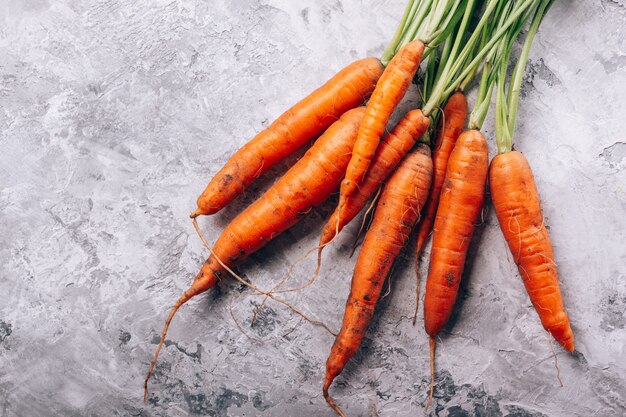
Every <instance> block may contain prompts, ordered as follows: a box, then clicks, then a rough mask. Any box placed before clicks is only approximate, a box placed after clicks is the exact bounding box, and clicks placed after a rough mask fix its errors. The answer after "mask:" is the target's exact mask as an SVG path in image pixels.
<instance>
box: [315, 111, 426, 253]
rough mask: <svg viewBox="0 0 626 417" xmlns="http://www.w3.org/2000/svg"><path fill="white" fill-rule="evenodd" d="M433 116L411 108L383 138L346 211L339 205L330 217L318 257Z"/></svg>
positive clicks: (363, 203)
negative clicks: (340, 208) (430, 116)
mask: <svg viewBox="0 0 626 417" xmlns="http://www.w3.org/2000/svg"><path fill="white" fill-rule="evenodd" d="M429 124H430V119H429V118H428V117H425V116H424V115H423V114H422V111H421V110H411V111H409V112H408V113H407V114H405V115H404V117H403V118H402V119H401V120H400V121H399V122H398V124H397V125H396V127H395V128H394V129H393V130H392V131H391V133H389V134H388V135H387V136H385V138H384V139H383V140H382V141H381V143H380V146H379V147H378V149H376V153H375V154H374V157H373V158H372V164H371V168H370V169H369V170H368V171H367V174H366V175H365V178H363V182H362V183H361V184H360V185H359V188H357V190H356V191H355V192H354V194H352V195H351V196H350V197H349V198H348V199H347V200H346V201H345V204H344V207H343V210H339V209H338V208H337V209H336V210H335V211H334V212H333V214H332V215H331V216H330V218H329V219H328V221H327V222H326V225H325V226H324V229H323V231H322V236H321V238H320V242H319V246H318V251H319V252H318V258H319V255H321V251H322V249H323V248H324V246H326V245H327V244H328V243H329V242H330V241H331V240H332V239H333V238H334V237H335V234H336V233H338V232H340V231H341V230H342V229H343V227H344V226H345V225H346V224H348V223H350V221H351V220H352V219H353V218H354V217H355V216H356V215H357V214H358V213H359V212H360V211H361V210H362V209H363V207H365V204H366V203H367V200H369V198H370V197H371V196H372V194H374V192H376V190H377V189H378V187H380V185H381V184H382V183H383V182H384V181H385V180H386V179H387V177H388V176H389V174H391V173H392V172H393V170H394V169H395V168H396V166H397V165H398V163H399V162H400V161H401V160H402V158H403V157H404V156H405V155H406V153H407V152H408V151H409V150H410V149H411V148H412V147H413V145H415V142H416V141H417V140H418V139H419V138H420V137H421V136H422V135H423V134H424V132H425V131H426V129H428V126H429Z"/></svg>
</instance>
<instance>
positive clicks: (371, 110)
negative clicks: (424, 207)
mask: <svg viewBox="0 0 626 417" xmlns="http://www.w3.org/2000/svg"><path fill="white" fill-rule="evenodd" d="M423 53H424V44H423V43H422V42H421V41H419V40H416V41H412V42H409V43H407V44H406V45H405V46H403V47H402V49H400V51H398V53H397V54H396V55H395V56H394V57H393V58H392V59H391V61H390V62H389V65H387V68H385V72H383V75H382V76H381V77H380V79H379V80H378V83H377V84H376V89H375V90H374V92H373V93H372V97H371V98H370V100H369V102H368V103H367V113H366V115H365V118H364V119H363V123H361V127H360V128H359V137H358V138H357V141H356V144H355V145H354V150H353V152H352V158H351V159H350V164H349V165H348V170H347V171H346V177H345V178H344V180H343V181H342V183H341V190H340V194H339V205H338V207H340V208H342V207H343V205H344V204H345V201H346V200H347V199H348V197H350V195H352V193H353V192H354V191H355V190H356V189H357V187H358V186H360V182H361V180H362V179H363V177H364V176H365V173H366V172H367V170H368V169H369V166H370V162H371V161H372V157H373V156H374V154H375V152H376V148H377V147H378V144H379V142H380V138H381V137H382V136H383V133H384V131H385V127H386V126H387V122H388V121H389V117H390V116H391V114H392V113H393V111H394V109H395V108H396V106H397V105H398V103H399V102H400V100H402V98H403V97H404V94H405V93H406V91H407V90H408V88H409V86H410V85H411V81H412V80H413V77H414V76H415V72H416V71H417V68H418V67H419V65H420V62H421V60H422V54H423Z"/></svg>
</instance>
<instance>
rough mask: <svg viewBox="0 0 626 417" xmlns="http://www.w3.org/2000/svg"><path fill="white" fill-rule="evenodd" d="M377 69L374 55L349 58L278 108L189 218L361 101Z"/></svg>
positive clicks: (209, 209) (222, 202) (216, 205)
mask: <svg viewBox="0 0 626 417" xmlns="http://www.w3.org/2000/svg"><path fill="white" fill-rule="evenodd" d="M382 72H383V67H382V64H381V63H380V61H379V60H378V59H376V58H365V59H361V60H358V61H356V62H353V63H352V64H350V65H348V66H347V67H345V68H344V69H342V70H341V71H339V73H337V74H336V75H335V76H334V77H333V78H331V79H330V80H329V81H328V82H327V83H326V84H324V85H323V86H321V87H320V88H319V89H317V90H316V91H314V92H313V93H311V94H310V95H309V96H307V97H306V98H304V99H303V100H301V101H299V102H298V103H297V104H295V105H294V106H293V107H292V108H290V109H289V110H287V111H286V112H285V113H283V114H282V115H281V116H280V117H279V118H278V119H276V121H275V122H274V123H272V124H271V125H270V126H269V127H268V128H267V129H265V130H263V131H261V132H260V133H259V134H258V135H256V136H255V137H254V138H253V139H252V140H251V141H250V142H248V143H247V144H245V145H244V146H243V147H242V148H241V149H239V150H238V151H237V152H236V153H235V154H234V155H233V156H232V157H231V158H230V159H229V160H228V162H226V165H224V167H223V168H222V169H221V170H220V171H219V172H218V173H217V174H216V175H215V177H213V179H212V180H211V182H210V183H209V185H207V187H206V189H205V190H204V192H203V193H202V195H201V196H200V197H199V198H198V208H197V210H196V211H194V212H193V213H192V214H191V217H196V216H200V215H204V214H213V213H216V212H217V211H219V210H221V209H222V208H223V207H224V206H226V205H227V204H228V203H229V202H231V201H232V200H233V199H234V198H235V197H237V196H238V195H239V194H241V192H242V191H243V190H245V189H246V188H247V187H248V186H249V185H250V184H251V183H252V182H253V181H254V180H255V179H256V178H258V177H259V176H261V175H262V174H263V173H265V172H266V171H267V170H269V169H270V168H272V167H273V166H275V165H276V164H277V163H278V162H280V161H281V160H283V159H284V158H286V157H287V156H289V155H291V154H292V153H294V152H295V151H297V150H298V149H300V148H301V147H302V146H304V145H306V144H307V143H308V142H310V141H311V140H312V139H314V138H315V137H316V136H317V135H319V134H320V133H321V132H323V131H324V129H326V128H327V127H328V126H330V125H331V124H332V123H333V122H335V121H336V120H337V119H339V117H340V116H341V115H342V114H343V113H345V112H346V111H347V110H349V109H352V108H354V107H356V106H359V105H360V104H362V103H363V102H364V100H365V99H366V98H367V97H369V95H370V94H371V93H372V91H373V90H374V87H375V85H376V82H377V81H378V79H379V77H380V76H381V74H382Z"/></svg>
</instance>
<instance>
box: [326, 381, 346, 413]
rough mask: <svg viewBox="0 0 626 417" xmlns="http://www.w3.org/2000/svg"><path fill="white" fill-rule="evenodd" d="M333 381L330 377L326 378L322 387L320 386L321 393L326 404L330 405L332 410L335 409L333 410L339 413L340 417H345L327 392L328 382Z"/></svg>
mask: <svg viewBox="0 0 626 417" xmlns="http://www.w3.org/2000/svg"><path fill="white" fill-rule="evenodd" d="M332 383H333V380H332V379H328V378H327V379H326V381H324V387H323V388H322V394H324V399H325V400H326V402H327V403H328V405H330V406H331V408H332V409H333V410H335V412H336V413H337V414H339V415H340V416H341V417H346V415H345V414H344V412H343V411H341V408H339V406H338V405H337V404H335V402H334V401H333V399H332V398H331V397H330V394H329V393H328V388H330V384H332Z"/></svg>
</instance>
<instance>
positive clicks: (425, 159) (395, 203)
mask: <svg viewBox="0 0 626 417" xmlns="http://www.w3.org/2000/svg"><path fill="white" fill-rule="evenodd" d="M432 169H433V165H432V160H431V158H430V148H429V147H428V145H426V144H419V145H418V146H417V147H416V148H415V150H414V151H412V152H411V153H410V154H409V155H407V157H406V158H405V159H404V160H403V161H402V162H401V163H400V165H399V166H398V169H397V170H396V171H395V172H394V173H393V175H392V176H391V177H390V178H389V180H388V181H387V183H386V184H385V185H384V187H383V190H382V193H381V196H380V199H379V201H378V204H377V206H376V212H375V214H374V220H373V221H372V226H371V228H370V229H369V230H368V232H367V234H366V235H365V241H364V242H363V247H362V249H361V252H360V253H359V258H358V260H357V263H356V267H355V269H354V275H353V277H352V288H351V290H350V296H349V297H348V301H347V303H346V310H345V313H344V317H343V324H342V327H341V331H340V332H339V335H338V336H337V338H336V339H335V343H334V344H333V347H332V349H331V351H330V355H329V357H328V360H327V362H326V378H325V380H324V387H323V389H322V392H323V394H324V398H325V399H326V401H327V402H328V404H329V405H330V406H331V407H332V408H333V409H334V410H335V411H336V412H337V413H338V414H339V415H341V416H343V415H344V414H343V412H342V411H341V410H340V409H339V407H338V406H337V405H336V404H335V403H334V401H333V400H332V398H331V397H330V395H329V393H328V389H329V387H330V385H331V384H332V382H333V380H334V379H335V378H336V377H337V375H339V373H341V371H342V370H343V368H344V366H345V365H346V363H347V362H348V360H350V358H352V356H354V354H355V353H356V351H357V350H358V348H359V346H360V344H361V341H362V340H363V337H364V336H365V332H366V331H367V328H368V327H369V324H370V321H371V319H372V316H373V315H374V308H375V307H376V303H377V301H378V298H379V297H380V292H381V289H382V286H383V283H384V281H385V278H386V277H387V275H388V274H389V271H390V269H391V267H392V264H393V262H394V260H395V258H396V257H397V256H398V254H399V253H400V250H401V249H402V247H403V246H404V245H405V243H406V242H407V240H408V238H409V235H410V234H411V230H412V229H413V227H414V226H415V223H416V222H417V220H418V218H419V212H420V209H421V208H422V207H423V205H424V203H425V202H426V198H427V196H428V190H429V189H430V183H431V179H432Z"/></svg>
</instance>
